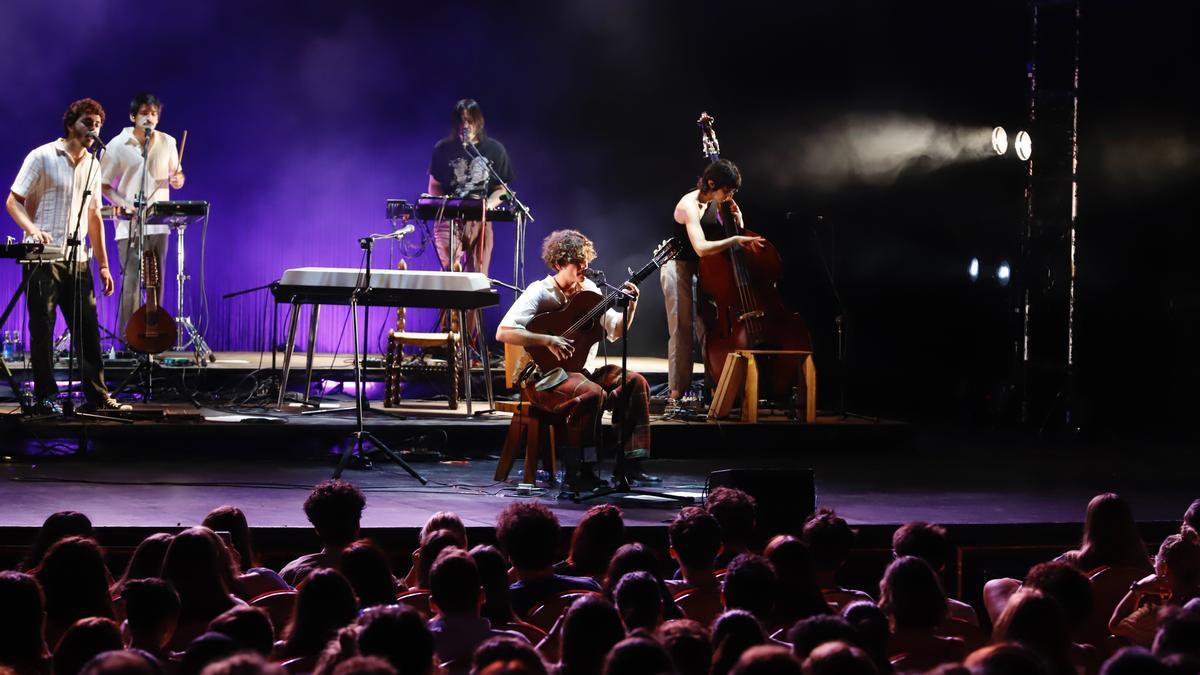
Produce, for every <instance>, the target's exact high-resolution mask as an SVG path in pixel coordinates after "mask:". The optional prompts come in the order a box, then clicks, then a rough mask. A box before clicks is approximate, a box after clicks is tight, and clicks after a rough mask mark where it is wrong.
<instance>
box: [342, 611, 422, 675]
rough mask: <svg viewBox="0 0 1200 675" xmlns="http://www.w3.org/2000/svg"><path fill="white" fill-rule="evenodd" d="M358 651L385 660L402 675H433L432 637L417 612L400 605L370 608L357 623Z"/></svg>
mask: <svg viewBox="0 0 1200 675" xmlns="http://www.w3.org/2000/svg"><path fill="white" fill-rule="evenodd" d="M358 623H359V625H360V626H362V629H361V630H360V631H359V633H358V651H359V653H360V654H362V655H363V656H378V657H381V658H384V659H387V660H388V662H389V663H391V664H392V665H393V666H394V667H395V668H396V671H397V672H400V673H403V674H404V675H430V674H432V673H433V672H434V667H435V665H436V664H435V663H434V649H433V633H431V632H429V626H427V625H426V624H425V621H424V619H422V618H421V615H420V614H418V613H417V611H416V610H414V609H412V608H410V607H403V606H400V605H389V606H386V607H372V608H370V609H368V610H367V611H365V612H364V613H363V615H362V616H361V617H359V619H358Z"/></svg>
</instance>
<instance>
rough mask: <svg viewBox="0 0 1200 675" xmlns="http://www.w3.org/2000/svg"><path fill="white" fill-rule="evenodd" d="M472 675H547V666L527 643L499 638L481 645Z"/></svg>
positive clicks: (473, 662)
mask: <svg viewBox="0 0 1200 675" xmlns="http://www.w3.org/2000/svg"><path fill="white" fill-rule="evenodd" d="M471 673H472V675H502V674H503V675H546V664H545V663H544V662H543V661H542V657H541V656H540V655H538V653H537V651H536V650H534V648H533V647H532V646H531V645H530V644H529V642H527V641H522V640H514V639H513V638H509V637H497V638H492V639H490V640H488V641H487V642H484V643H483V644H481V645H479V649H477V650H475V655H474V657H472V659H471Z"/></svg>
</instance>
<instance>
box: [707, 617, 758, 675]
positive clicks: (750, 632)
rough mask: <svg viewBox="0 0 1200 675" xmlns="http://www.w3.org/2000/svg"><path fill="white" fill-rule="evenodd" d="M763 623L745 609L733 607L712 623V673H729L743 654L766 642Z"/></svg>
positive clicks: (718, 674) (715, 674) (713, 674)
mask: <svg viewBox="0 0 1200 675" xmlns="http://www.w3.org/2000/svg"><path fill="white" fill-rule="evenodd" d="M766 642H767V636H766V634H765V633H764V632H763V627H762V624H761V623H759V621H758V619H756V618H754V615H753V614H751V613H750V612H747V611H746V610H744V609H731V610H729V611H728V612H725V613H724V614H722V615H721V616H719V617H717V620H716V621H714V622H713V625H712V649H713V663H712V670H711V671H710V672H711V673H712V675H727V673H728V672H729V670H730V669H731V668H733V666H734V664H736V663H737V661H738V659H739V658H741V657H742V654H743V653H744V652H745V651H746V650H747V649H750V648H751V647H753V646H755V645H761V644H765V643H766Z"/></svg>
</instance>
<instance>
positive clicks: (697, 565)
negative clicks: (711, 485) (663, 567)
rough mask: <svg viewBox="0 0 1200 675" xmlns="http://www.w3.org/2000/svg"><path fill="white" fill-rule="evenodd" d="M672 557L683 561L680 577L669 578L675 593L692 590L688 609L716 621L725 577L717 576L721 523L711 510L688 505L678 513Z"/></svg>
mask: <svg viewBox="0 0 1200 675" xmlns="http://www.w3.org/2000/svg"><path fill="white" fill-rule="evenodd" d="M667 536H668V538H669V540H670V544H671V547H670V549H669V550H670V554H671V557H672V558H674V559H675V560H676V561H678V562H679V576H680V578H679V579H670V580H667V581H666V584H667V588H668V589H670V590H671V592H672V593H674V594H680V593H682V592H683V591H690V592H689V593H688V595H687V597H686V598H684V599H682V600H681V602H683V603H684V605H683V606H684V607H686V609H685V610H684V613H685V614H687V615H688V616H689V617H691V618H693V619H696V620H698V621H701V622H703V623H704V624H705V625H707V624H709V623H711V622H712V620H713V619H715V618H717V616H718V615H720V614H721V610H722V609H723V602H722V600H721V581H720V580H719V579H717V575H716V570H715V562H716V558H717V555H718V554H719V553H720V552H721V525H720V523H718V522H717V519H716V518H714V517H713V516H712V514H711V513H709V512H708V511H705V510H704V509H702V508H700V507H697V506H687V507H684V508H682V509H680V510H679V513H677V514H675V519H674V520H672V521H671V524H670V525H669V526H668V527H667Z"/></svg>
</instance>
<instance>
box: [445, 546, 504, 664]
mask: <svg viewBox="0 0 1200 675" xmlns="http://www.w3.org/2000/svg"><path fill="white" fill-rule="evenodd" d="M429 590H430V592H431V598H430V599H431V600H432V603H433V607H434V609H436V610H437V616H436V617H434V618H433V619H432V620H431V621H430V622H429V630H430V631H431V632H432V633H433V645H434V651H436V652H437V657H438V661H440V662H446V661H457V662H464V661H466V660H468V659H470V658H471V654H474V653H475V648H476V647H478V646H479V645H480V644H481V643H482V642H484V641H485V640H488V639H491V638H494V637H502V636H508V637H512V638H516V639H520V640H525V636H523V635H521V634H520V633H514V632H510V631H505V630H496V629H494V628H492V624H491V622H490V621H488V620H487V619H485V618H483V617H481V616H480V615H479V610H480V608H481V607H483V601H484V594H483V584H482V583H481V582H480V580H479V568H478V567H477V566H476V565H475V559H474V558H472V557H471V556H470V555H468V554H467V552H466V551H463V550H462V549H459V548H451V549H446V550H444V551H442V553H441V555H439V556H438V557H437V560H435V561H434V563H433V569H432V571H430V573H429Z"/></svg>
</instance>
